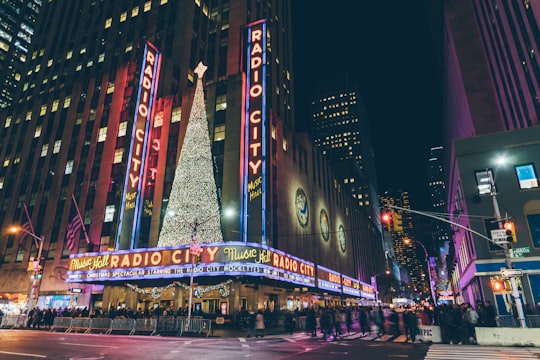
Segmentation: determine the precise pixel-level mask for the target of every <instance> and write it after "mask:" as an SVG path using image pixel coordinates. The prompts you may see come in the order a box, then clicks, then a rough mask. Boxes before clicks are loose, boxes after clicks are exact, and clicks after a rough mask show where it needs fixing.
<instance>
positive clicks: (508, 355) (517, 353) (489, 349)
mask: <svg viewBox="0 0 540 360" xmlns="http://www.w3.org/2000/svg"><path fill="white" fill-rule="evenodd" d="M458 359H459V360H462V359H469V360H476V359H478V360H485V359H489V360H499V359H500V360H503V359H504V360H508V359H511V360H526V359H536V360H538V359H540V348H516V347H495V346H478V345H445V344H433V345H431V346H430V347H429V350H428V352H427V354H426V357H425V358H424V360H458Z"/></svg>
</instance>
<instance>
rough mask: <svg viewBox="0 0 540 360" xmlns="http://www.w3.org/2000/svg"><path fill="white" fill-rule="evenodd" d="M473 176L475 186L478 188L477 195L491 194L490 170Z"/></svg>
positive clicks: (491, 176) (491, 177)
mask: <svg viewBox="0 0 540 360" xmlns="http://www.w3.org/2000/svg"><path fill="white" fill-rule="evenodd" d="M475 175H476V186H477V187H478V194H480V195H483V194H491V185H492V184H491V183H492V179H493V173H492V172H491V170H482V171H477V172H476V173H475ZM494 190H495V189H494Z"/></svg>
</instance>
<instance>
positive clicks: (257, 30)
mask: <svg viewBox="0 0 540 360" xmlns="http://www.w3.org/2000/svg"><path fill="white" fill-rule="evenodd" d="M266 27H267V26H266V20H260V21H257V22H254V23H251V24H248V25H246V27H245V30H246V31H245V32H244V46H243V49H244V52H243V53H244V62H243V69H244V72H245V82H244V115H243V119H242V121H243V124H242V141H243V143H242V150H241V176H242V205H241V220H240V227H241V229H242V231H241V232H242V237H243V239H242V240H243V241H244V242H247V241H248V238H247V236H248V233H249V234H257V236H259V234H261V239H260V243H261V244H263V245H264V244H266V226H265V223H266V221H265V219H266V194H265V189H266V181H267V180H266V176H267V174H266V150H267V144H266V134H267V131H266V126H267V109H266V41H267V39H266ZM248 214H249V222H248ZM248 230H249V231H248ZM254 240H256V239H254ZM256 242H259V241H258V240H256Z"/></svg>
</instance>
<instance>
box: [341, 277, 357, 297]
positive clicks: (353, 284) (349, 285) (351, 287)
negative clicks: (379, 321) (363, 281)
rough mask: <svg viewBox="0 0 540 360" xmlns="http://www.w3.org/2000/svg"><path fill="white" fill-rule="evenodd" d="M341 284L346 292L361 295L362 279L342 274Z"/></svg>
mask: <svg viewBox="0 0 540 360" xmlns="http://www.w3.org/2000/svg"><path fill="white" fill-rule="evenodd" d="M341 286H342V288H343V293H344V294H347V295H353V296H358V297H359V296H360V281H358V280H356V279H353V278H352V277H349V276H347V275H343V274H341Z"/></svg>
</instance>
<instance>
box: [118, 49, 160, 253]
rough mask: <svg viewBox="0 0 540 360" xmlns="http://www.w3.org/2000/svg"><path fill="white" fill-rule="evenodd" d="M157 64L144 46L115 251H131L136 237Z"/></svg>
mask: <svg viewBox="0 0 540 360" xmlns="http://www.w3.org/2000/svg"><path fill="white" fill-rule="evenodd" d="M160 62H161V56H160V53H159V51H157V49H156V48H155V47H154V46H153V45H151V44H150V43H148V42H147V43H146V45H145V48H144V56H143V62H142V66H141V75H140V78H139V92H138V97H137V103H136V107H135V108H136V111H135V116H134V119H133V122H134V124H133V132H132V135H131V145H130V150H129V157H128V163H127V167H126V178H125V182H124V193H123V198H122V206H121V207H120V217H119V219H120V221H119V224H118V236H117V241H116V249H130V248H133V247H134V245H135V241H136V239H137V238H138V235H139V224H140V221H139V218H140V216H141V213H142V211H143V199H144V183H145V178H146V172H147V169H146V162H147V161H146V160H147V153H148V147H149V143H150V141H149V137H150V129H151V123H152V108H153V103H154V99H155V96H156V89H157V84H158V81H157V80H158V77H159V68H160ZM156 146H158V147H159V144H158V143H154V144H153V147H154V148H155V147H156Z"/></svg>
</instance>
